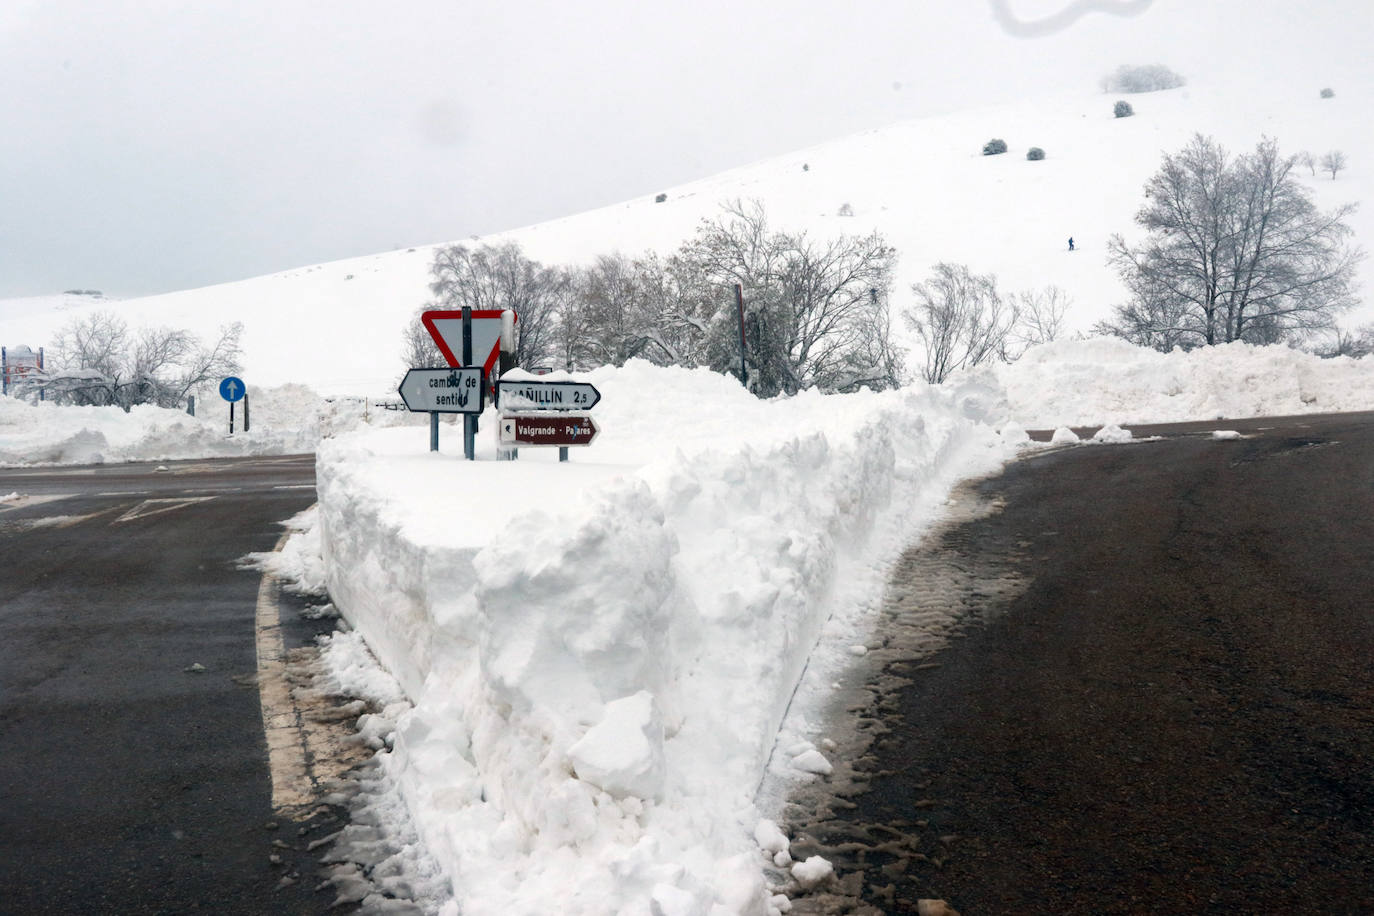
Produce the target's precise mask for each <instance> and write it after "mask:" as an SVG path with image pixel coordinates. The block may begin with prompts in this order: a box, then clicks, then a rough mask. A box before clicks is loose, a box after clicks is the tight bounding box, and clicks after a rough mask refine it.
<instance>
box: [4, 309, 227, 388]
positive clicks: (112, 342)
mask: <svg viewBox="0 0 1374 916" xmlns="http://www.w3.org/2000/svg"><path fill="white" fill-rule="evenodd" d="M242 336H243V325H242V324H241V323H237V322H236V323H234V324H231V325H227V326H225V327H222V328H220V332H219V336H218V337H217V338H216V339H215V341H214V342H213V343H211V344H210V345H208V346H207V345H204V344H202V342H201V340H200V338H198V337H197V336H196V335H194V334H192V333H191V332H190V331H186V330H181V329H176V328H166V327H162V328H141V329H139V330H138V331H137V332H136V333H135V332H131V331H130V330H129V326H128V324H127V323H126V322H125V321H124V320H123V319H122V318H120V317H119V316H118V315H116V314H114V313H113V312H110V311H98V312H93V313H91V314H90V315H88V316H86V317H84V318H75V319H73V320H71V321H70V322H68V323H67V324H66V325H64V326H63V327H62V328H61V329H60V330H59V331H58V332H57V336H56V338H55V339H54V341H53V345H52V346H51V347H50V348H49V367H48V370H47V371H46V372H44V373H42V374H40V375H38V376H37V377H36V378H33V379H30V380H27V387H29V388H31V389H42V390H43V391H44V393H45V395H46V396H47V397H48V398H50V399H52V400H55V401H56V402H57V403H61V404H81V405H97V406H106V405H113V406H116V407H121V408H123V409H124V410H125V411H128V410H129V409H131V408H132V407H134V406H135V405H138V404H153V405H156V406H158V407H173V408H174V407H181V406H183V405H184V404H185V403H186V397H187V395H189V394H191V393H192V392H193V391H195V390H197V389H200V388H202V387H207V386H211V385H213V384H217V383H218V381H219V380H220V379H221V378H223V377H225V376H227V375H233V374H234V373H236V372H238V371H239V369H240V364H239V356H240V353H241V344H240V340H241V338H242Z"/></svg>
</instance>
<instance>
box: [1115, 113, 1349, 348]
mask: <svg viewBox="0 0 1374 916" xmlns="http://www.w3.org/2000/svg"><path fill="white" fill-rule="evenodd" d="M1297 161H1298V157H1296V156H1281V155H1280V154H1279V151H1278V144H1277V143H1275V142H1274V141H1273V140H1270V139H1267V138H1266V139H1264V140H1262V141H1260V143H1259V144H1258V145H1257V146H1256V147H1255V150H1254V152H1252V153H1249V154H1246V155H1242V156H1238V157H1235V158H1232V157H1231V156H1230V155H1229V154H1228V153H1227V152H1226V150H1224V149H1223V148H1222V147H1221V146H1219V145H1218V144H1217V143H1216V142H1215V141H1214V140H1212V139H1211V138H1210V137H1204V136H1202V135H1201V134H1199V135H1197V136H1195V137H1194V139H1193V141H1192V142H1191V143H1189V145H1188V146H1187V147H1185V148H1184V149H1183V150H1181V151H1180V152H1178V153H1175V154H1172V155H1168V156H1166V157H1165V159H1164V165H1163V167H1162V168H1161V169H1160V171H1159V172H1158V173H1156V174H1155V175H1154V177H1152V178H1151V179H1150V181H1149V182H1148V183H1147V184H1146V186H1145V198H1146V200H1145V204H1144V206H1142V207H1141V209H1140V210H1139V211H1138V212H1137V213H1136V216H1135V221H1136V223H1138V224H1139V225H1140V226H1141V227H1143V228H1144V229H1145V230H1146V231H1147V233H1148V235H1147V237H1146V238H1145V240H1144V241H1142V242H1140V243H1139V244H1128V243H1127V242H1126V240H1125V239H1124V238H1123V237H1122V236H1120V235H1116V236H1113V237H1112V239H1111V242H1110V244H1109V250H1110V260H1111V263H1112V265H1113V266H1114V267H1115V268H1116V269H1117V271H1118V273H1119V274H1120V275H1121V278H1122V279H1123V280H1124V281H1125V283H1126V287H1127V289H1128V290H1129V292H1130V296H1131V298H1130V301H1128V302H1127V303H1126V304H1125V305H1122V306H1119V307H1118V308H1117V309H1116V311H1115V314H1114V315H1113V317H1112V318H1111V319H1109V320H1107V321H1105V322H1102V323H1101V324H1099V325H1098V327H1097V330H1099V331H1102V332H1107V333H1112V334H1116V335H1118V336H1121V337H1125V338H1126V339H1128V340H1131V341H1133V342H1135V343H1139V344H1143V345H1149V346H1156V347H1160V348H1163V349H1167V348H1169V347H1173V346H1184V347H1191V346H1203V345H1211V344H1219V343H1226V342H1229V341H1233V340H1245V341H1250V342H1253V343H1261V342H1274V341H1279V340H1294V339H1300V338H1302V337H1303V336H1305V335H1307V334H1309V333H1311V332H1313V331H1317V330H1322V329H1325V328H1328V327H1330V326H1331V324H1332V322H1333V320H1334V317H1335V316H1336V315H1337V314H1338V313H1340V312H1341V311H1343V310H1345V309H1347V308H1349V307H1350V306H1351V305H1353V304H1354V302H1355V297H1354V285H1355V268H1356V265H1357V264H1358V262H1359V260H1360V258H1361V257H1362V256H1363V255H1362V253H1361V252H1360V251H1359V249H1357V248H1355V247H1354V246H1352V245H1351V244H1350V243H1349V237H1350V234H1351V233H1350V228H1349V227H1348V226H1347V225H1346V223H1345V219H1346V217H1348V216H1349V215H1350V214H1351V213H1353V212H1354V209H1355V207H1354V205H1353V204H1349V205H1346V206H1343V207H1338V208H1337V209H1335V210H1334V211H1332V212H1330V213H1323V212H1321V211H1319V210H1318V209H1317V208H1316V206H1315V205H1314V204H1313V203H1312V200H1311V196H1310V194H1309V192H1308V191H1307V189H1306V188H1305V187H1304V186H1303V185H1302V183H1301V182H1299V181H1297V179H1296V177H1295V176H1294V174H1293V169H1294V166H1295V164H1296V163H1297Z"/></svg>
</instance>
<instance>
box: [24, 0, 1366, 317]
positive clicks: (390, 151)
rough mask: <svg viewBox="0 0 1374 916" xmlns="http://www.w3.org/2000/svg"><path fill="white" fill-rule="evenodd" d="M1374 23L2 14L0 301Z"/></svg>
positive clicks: (455, 216)
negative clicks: (1127, 66)
mask: <svg viewBox="0 0 1374 916" xmlns="http://www.w3.org/2000/svg"><path fill="white" fill-rule="evenodd" d="M999 12H1000V15H999ZM1372 17H1374V13H1371V11H1370V8H1369V6H1368V0H1309V2H1304V3H1302V4H1297V3H1292V2H1276V0H1020V2H1018V0H847V2H840V0H831V2H816V0H788V2H763V0H691V2H685V0H684V2H676V0H579V2H570V0H488V2H481V3H477V2H472V0H393V2H387V3H381V2H361V0H329V2H302V0H275V2H261V0H0V297H13V296H25V295H41V294H47V293H54V292H60V291H61V290H63V289H68V288H73V287H76V288H95V289H101V290H104V291H105V292H106V293H107V294H109V295H116V296H133V295H144V294H151V293H157V292H165V291H170V290H175V289H184V288H189V287H195V286H204V285H207V284H212V283H219V282H224V281H229V280H237V279H242V278H245V277H250V276H256V275H258V274H264V273H270V272H273V271H277V270H283V269H286V268H290V267H295V266H300V265H304V264H311V263H316V262H321V261H329V260H335V259H339V258H345V257H352V256H355V255H363V254H369V253H373V252H377V251H385V250H389V249H392V248H396V247H409V246H412V245H419V244H426V243H432V242H441V241H447V240H451V239H459V238H465V237H467V236H470V235H479V234H485V233H488V232H494V231H499V230H503V229H511V228H516V227H519V226H523V225H527V224H530V223H535V222H540V221H543V220H547V219H552V218H555V217H559V216H563V215H566V214H569V213H575V212H579V211H582V210H586V209H590V208H592V207H597V206H602V205H606V204H611V203H615V202H618V201H621V200H625V199H628V198H631V197H635V196H638V195H641V194H652V193H655V192H657V191H659V190H662V189H664V188H668V187H671V186H673V185H676V184H680V183H682V182H685V181H690V180H693V179H696V178H700V177H704V176H707V175H710V174H713V173H715V172H719V171H722V170H725V169H729V168H733V167H735V166H738V165H743V164H745V163H748V162H751V161H754V160H757V159H761V158H765V157H768V156H773V155H778V154H781V153H785V152H788V151H790V150H793V149H796V148H799V147H802V146H806V145H810V144H813V143H818V142H822V141H825V140H830V139H834V138H837V137H840V136H844V135H846V134H849V133H853V132H855V131H859V130H864V129H867V128H871V127H878V126H882V125H885V124H888V123H891V122H893V121H897V120H901V119H904V118H910V117H916V116H921V115H927V114H934V113H939V112H943V111H949V110H954V109H958V108H964V107H968V106H971V105H980V104H988V103H995V102H1001V101H1009V100H1012V99H1014V98H1017V97H1020V96H1025V95H1041V94H1049V93H1055V92H1059V91H1062V90H1066V89H1075V88H1077V89H1084V88H1091V87H1093V86H1095V85H1096V80H1097V78H1098V77H1100V76H1101V75H1102V74H1104V73H1106V72H1107V71H1109V70H1111V69H1113V68H1114V67H1115V66H1116V65H1118V64H1120V63H1156V62H1157V63H1164V64H1167V65H1169V66H1172V67H1173V68H1174V69H1176V70H1179V71H1180V72H1182V73H1184V74H1185V75H1190V76H1191V75H1203V74H1228V73H1229V74H1235V73H1238V72H1240V70H1241V69H1244V68H1249V69H1259V68H1263V66H1264V64H1265V59H1266V57H1267V55H1269V54H1271V53H1275V49H1276V48H1278V47H1279V45H1280V43H1282V44H1283V46H1284V47H1292V48H1295V49H1296V50H1295V51H1285V52H1279V53H1286V54H1291V53H1298V54H1307V55H1311V56H1313V58H1314V62H1317V63H1320V62H1321V58H1322V56H1323V55H1324V54H1325V53H1326V52H1325V51H1324V49H1327V48H1329V47H1330V46H1331V43H1332V42H1347V43H1352V44H1353V43H1354V42H1355V41H1356V39H1357V38H1358V43H1359V45H1361V46H1363V47H1367V46H1368V42H1369V39H1370V35H1369V25H1370V20H1371V18H1372ZM1358 56H1359V57H1360V58H1361V59H1362V57H1363V55H1362V54H1361V55H1358ZM1338 77H1339V73H1338V72H1335V71H1333V72H1332V73H1331V75H1330V79H1331V80H1333V81H1334V80H1336V79H1337V78H1338Z"/></svg>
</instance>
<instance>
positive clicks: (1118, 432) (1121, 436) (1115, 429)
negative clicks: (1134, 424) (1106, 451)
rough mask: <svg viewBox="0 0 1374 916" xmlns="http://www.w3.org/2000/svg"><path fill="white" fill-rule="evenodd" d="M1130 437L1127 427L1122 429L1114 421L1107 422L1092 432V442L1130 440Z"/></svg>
mask: <svg viewBox="0 0 1374 916" xmlns="http://www.w3.org/2000/svg"><path fill="white" fill-rule="evenodd" d="M1132 438H1133V437H1132V436H1131V431H1130V430H1129V429H1122V428H1121V427H1120V426H1117V425H1116V424H1115V423H1108V424H1107V425H1106V426H1104V427H1102V428H1101V429H1099V430H1098V431H1097V432H1096V433H1094V434H1093V441H1094V442H1113V443H1114V442H1130V441H1131V439H1132Z"/></svg>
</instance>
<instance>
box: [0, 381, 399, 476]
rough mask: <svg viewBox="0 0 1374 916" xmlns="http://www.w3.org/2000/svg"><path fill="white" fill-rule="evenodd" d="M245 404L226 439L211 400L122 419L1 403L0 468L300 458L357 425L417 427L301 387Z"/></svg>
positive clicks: (222, 410)
mask: <svg viewBox="0 0 1374 916" xmlns="http://www.w3.org/2000/svg"><path fill="white" fill-rule="evenodd" d="M249 400H250V403H251V414H250V420H251V422H250V426H249V431H248V432H244V431H243V406H242V402H240V404H239V405H238V407H237V409H236V411H235V421H234V434H233V435H232V436H230V435H229V408H228V404H227V403H225V402H224V401H222V400H219V399H218V398H215V399H207V398H202V399H201V400H200V401H199V407H198V410H197V416H194V417H193V416H191V415H190V414H188V413H186V412H184V411H181V410H168V409H165V408H161V407H152V406H149V405H143V406H139V407H135V408H133V410H131V411H130V412H129V413H125V412H124V411H123V410H121V409H119V408H118V407H58V406H56V405H54V404H52V403H50V402H39V403H29V402H28V401H25V400H20V399H18V398H12V397H0V466H6V465H8V466H14V465H49V464H102V463H116V462H124V461H171V460H175V459H181V458H211V457H231V456H238V455H283V454H301V453H305V452H312V451H314V450H315V445H316V444H317V443H318V442H319V440H320V439H321V438H322V437H324V436H328V435H332V434H334V433H336V432H339V431H345V430H348V429H352V428H354V427H356V426H358V425H362V424H366V425H383V426H384V425H397V424H400V423H418V422H421V421H420V420H413V419H411V418H410V417H409V416H408V415H407V414H405V413H404V412H397V411H389V410H381V409H378V408H377V407H376V405H375V404H372V403H371V402H369V401H367V400H365V399H362V398H337V399H332V400H329V401H325V400H323V399H321V398H320V396H319V395H317V394H316V393H315V392H313V391H312V390H310V389H309V388H307V387H305V386H303V385H282V386H280V387H277V388H255V387H251V386H250V388H249Z"/></svg>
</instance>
